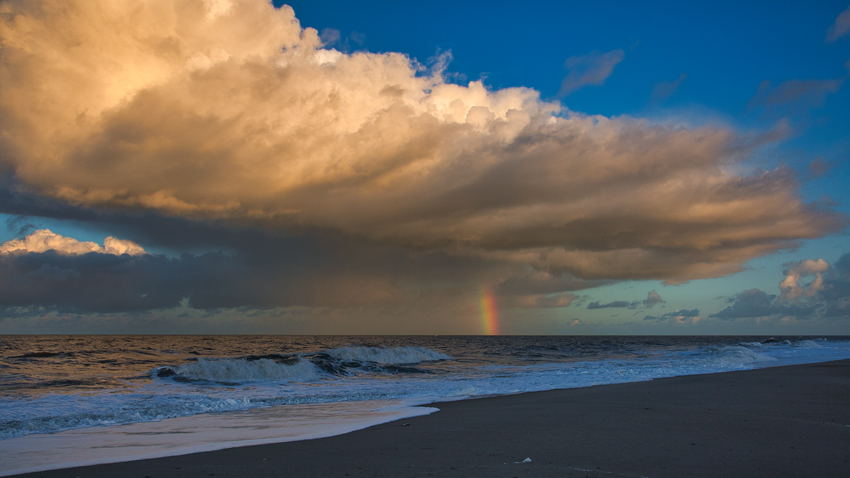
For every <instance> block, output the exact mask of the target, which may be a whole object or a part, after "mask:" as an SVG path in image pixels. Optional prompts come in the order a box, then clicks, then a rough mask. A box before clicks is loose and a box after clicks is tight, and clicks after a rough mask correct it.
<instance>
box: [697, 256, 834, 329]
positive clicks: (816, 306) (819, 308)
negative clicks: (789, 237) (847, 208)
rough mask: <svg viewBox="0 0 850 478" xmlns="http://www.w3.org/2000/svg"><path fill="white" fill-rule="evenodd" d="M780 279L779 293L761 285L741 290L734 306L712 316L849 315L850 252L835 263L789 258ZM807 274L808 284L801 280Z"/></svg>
mask: <svg viewBox="0 0 850 478" xmlns="http://www.w3.org/2000/svg"><path fill="white" fill-rule="evenodd" d="M783 274H784V275H785V278H784V279H783V280H782V282H780V283H779V289H780V295H779V296H778V297H777V296H776V295H772V294H770V295H769V294H767V293H766V292H763V291H761V290H759V289H750V290H747V291H744V292H741V293H739V294H737V295H735V296H733V297H731V298H730V299H729V302H731V303H732V305H731V306H729V307H727V308H725V309H723V310H722V311H720V312H718V313H717V314H713V315H712V316H711V317H716V318H719V319H727V320H730V319H742V318H761V317H790V318H795V319H824V318H834V317H847V316H850V314H848V312H850V309H848V305H850V254H844V255H842V256H841V257H840V258H839V259H838V261H836V262H835V264H834V265H830V264H829V263H828V262H827V261H825V260H823V259H816V260H815V259H807V260H804V261H796V262H789V263H787V264H785V270H784V271H783ZM807 277H811V278H812V280H811V281H810V282H809V283H808V284H802V283H801V281H802V280H803V279H805V278H807Z"/></svg>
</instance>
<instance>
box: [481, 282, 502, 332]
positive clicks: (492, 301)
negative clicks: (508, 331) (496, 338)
mask: <svg viewBox="0 0 850 478" xmlns="http://www.w3.org/2000/svg"><path fill="white" fill-rule="evenodd" d="M481 325H482V327H483V328H484V334H485V335H499V311H498V310H496V297H495V296H494V295H493V292H492V291H491V290H490V288H489V287H487V286H486V285H485V286H483V287H481Z"/></svg>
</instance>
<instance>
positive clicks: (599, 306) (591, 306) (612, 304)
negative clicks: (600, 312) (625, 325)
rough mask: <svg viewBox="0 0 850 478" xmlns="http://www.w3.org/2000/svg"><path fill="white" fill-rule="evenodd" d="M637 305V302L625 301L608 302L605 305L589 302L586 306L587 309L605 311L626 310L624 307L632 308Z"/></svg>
mask: <svg viewBox="0 0 850 478" xmlns="http://www.w3.org/2000/svg"><path fill="white" fill-rule="evenodd" d="M635 305H637V302H626V301H625V300H615V301H613V302H608V303H607V304H600V303H599V302H591V303H589V304H587V308H588V309H607V308H626V307H634V306H635Z"/></svg>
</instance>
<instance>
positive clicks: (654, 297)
mask: <svg viewBox="0 0 850 478" xmlns="http://www.w3.org/2000/svg"><path fill="white" fill-rule="evenodd" d="M665 302H666V301H665V300H664V299H662V298H661V296H660V295H658V292H655V291H654V290H651V291H649V293H647V294H646V299H644V300H643V306H644V307H646V308H647V309H651V308H653V307H655V306H656V305H658V304H663V303H665Z"/></svg>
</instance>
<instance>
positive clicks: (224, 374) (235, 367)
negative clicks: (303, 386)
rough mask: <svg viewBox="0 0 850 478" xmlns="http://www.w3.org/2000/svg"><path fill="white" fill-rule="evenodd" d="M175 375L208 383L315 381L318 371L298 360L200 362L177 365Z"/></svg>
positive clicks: (318, 375)
mask: <svg viewBox="0 0 850 478" xmlns="http://www.w3.org/2000/svg"><path fill="white" fill-rule="evenodd" d="M176 372H177V374H178V375H180V376H182V377H185V378H188V379H192V380H208V381H211V382H235V383H244V382H265V381H286V382H315V381H317V380H319V379H321V378H322V371H321V370H320V369H319V367H317V366H315V365H313V363H311V362H310V361H308V360H304V359H302V358H298V361H297V362H295V363H294V364H291V365H288V364H284V363H278V362H275V361H274V360H270V359H259V360H251V361H248V360H246V359H243V358H240V359H200V360H198V361H197V362H194V363H189V364H185V365H181V366H180V367H178V368H177V370H176Z"/></svg>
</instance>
